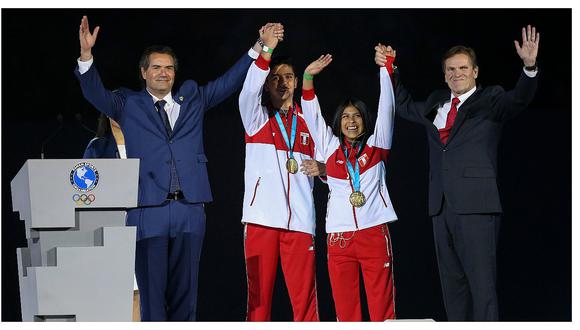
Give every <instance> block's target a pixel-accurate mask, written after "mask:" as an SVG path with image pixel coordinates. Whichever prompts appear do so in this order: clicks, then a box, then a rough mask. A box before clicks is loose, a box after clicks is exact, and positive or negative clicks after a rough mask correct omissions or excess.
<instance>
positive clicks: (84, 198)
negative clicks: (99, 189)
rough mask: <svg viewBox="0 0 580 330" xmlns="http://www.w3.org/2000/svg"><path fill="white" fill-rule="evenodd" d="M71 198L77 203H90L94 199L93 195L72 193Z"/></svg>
mask: <svg viewBox="0 0 580 330" xmlns="http://www.w3.org/2000/svg"><path fill="white" fill-rule="evenodd" d="M72 200H73V201H74V202H75V203H77V205H91V203H92V202H94V201H95V195H93V194H89V195H85V194H81V195H79V194H74V195H73V197H72Z"/></svg>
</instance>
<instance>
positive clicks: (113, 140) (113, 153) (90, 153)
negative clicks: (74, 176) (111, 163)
mask: <svg viewBox="0 0 580 330" xmlns="http://www.w3.org/2000/svg"><path fill="white" fill-rule="evenodd" d="M96 133H97V134H96V136H95V137H94V138H93V139H92V140H91V141H90V142H89V144H88V145H87V148H86V149H85V152H84V154H83V158H85V159H86V158H127V156H126V152H125V139H124V137H123V133H122V132H121V128H120V127H119V124H117V122H116V121H114V120H112V119H109V118H107V116H106V115H105V114H104V113H101V115H100V116H99V119H98V121H97V132H96ZM119 148H120V149H121V150H119ZM121 153H122V154H123V155H121Z"/></svg>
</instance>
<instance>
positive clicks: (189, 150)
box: [75, 54, 253, 206]
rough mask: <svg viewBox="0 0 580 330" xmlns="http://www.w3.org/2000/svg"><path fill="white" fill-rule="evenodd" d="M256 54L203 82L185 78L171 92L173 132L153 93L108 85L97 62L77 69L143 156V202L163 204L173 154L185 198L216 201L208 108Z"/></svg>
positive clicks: (239, 79)
mask: <svg viewBox="0 0 580 330" xmlns="http://www.w3.org/2000/svg"><path fill="white" fill-rule="evenodd" d="M252 61H253V59H252V58H251V57H250V56H249V55H247V54H244V56H242V57H241V58H240V59H239V60H238V61H237V62H236V64H234V66H232V67H231V68H230V69H229V70H228V71H227V72H226V73H225V74H223V75H222V76H221V77H219V78H217V79H216V80H214V81H211V82H209V83H208V84H207V85H205V86H199V85H198V84H197V83H196V82H195V81H193V80H187V81H185V82H184V83H183V84H182V85H181V86H180V87H179V89H178V90H177V92H176V93H174V94H172V95H173V98H174V99H175V102H177V103H179V104H180V106H181V109H180V113H179V118H178V119H177V122H176V123H175V126H174V128H173V134H172V136H171V137H168V136H167V133H166V132H165V128H164V126H163V123H162V121H161V118H160V116H159V114H158V113H157V110H156V109H155V105H154V103H153V98H152V97H151V95H150V94H149V93H148V92H147V91H146V90H142V91H138V92H137V91H132V90H129V89H126V88H120V89H118V90H116V91H113V92H112V91H109V90H107V89H106V88H105V87H104V86H103V83H102V81H101V78H100V76H99V74H98V72H97V70H96V68H95V65H94V64H93V65H92V66H91V68H90V69H89V71H87V72H85V73H84V74H82V75H81V74H80V73H79V71H78V67H77V69H76V70H75V74H76V76H77V78H78V79H79V81H80V84H81V89H82V91H83V95H84V96H85V98H86V99H87V100H88V101H89V102H90V103H91V104H92V105H94V106H95V107H96V108H97V109H98V110H99V111H101V112H103V113H105V114H106V115H107V116H108V117H111V118H113V119H114V120H115V121H116V122H118V123H119V125H120V126H121V129H122V131H123V134H124V135H125V146H126V148H127V158H139V159H140V160H141V161H140V164H139V196H138V205H139V206H152V205H160V204H162V203H163V202H164V201H165V199H166V197H167V194H168V192H169V184H170V171H171V168H170V163H171V155H173V157H174V159H175V165H176V168H177V173H178V177H179V183H180V186H181V189H182V191H183V194H184V196H185V199H186V200H187V201H188V202H190V203H201V202H210V201H211V200H212V196H211V190H210V186H209V180H208V176H207V167H206V163H207V158H206V156H205V153H204V148H203V118H204V114H205V112H206V111H207V110H208V109H209V108H212V107H213V106H215V105H217V104H218V103H220V102H221V101H223V100H224V99H225V98H227V97H228V96H230V95H231V94H233V93H234V92H235V91H236V90H237V89H239V88H240V87H241V86H242V83H243V82H244V79H245V77H246V73H247V70H248V68H249V66H250V64H251V63H252Z"/></svg>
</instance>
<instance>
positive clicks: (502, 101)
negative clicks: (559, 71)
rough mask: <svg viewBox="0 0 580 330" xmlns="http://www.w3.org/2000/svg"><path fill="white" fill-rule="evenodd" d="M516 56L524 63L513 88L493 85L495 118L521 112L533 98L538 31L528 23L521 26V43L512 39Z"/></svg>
mask: <svg viewBox="0 0 580 330" xmlns="http://www.w3.org/2000/svg"><path fill="white" fill-rule="evenodd" d="M514 45H515V48H516V52H517V54H518V56H519V57H520V58H521V59H522V62H523V63H524V69H523V72H522V73H521V75H520V79H519V80H518V82H517V84H516V86H515V87H514V89H513V90H510V91H507V92H504V90H503V89H502V88H501V87H499V86H495V87H494V88H493V90H492V96H491V106H492V111H494V114H495V118H497V120H502V121H503V120H507V119H509V118H512V117H514V116H515V115H517V114H518V113H520V112H522V111H523V110H524V109H525V108H526V107H527V106H528V104H529V103H530V102H531V101H532V100H533V98H534V95H535V93H536V89H537V86H538V79H537V78H536V75H537V74H538V68H537V62H536V58H537V57H538V49H539V47H540V33H538V32H536V28H535V27H532V26H531V25H528V26H527V28H526V27H523V28H522V43H521V45H520V43H519V42H518V41H516V40H514Z"/></svg>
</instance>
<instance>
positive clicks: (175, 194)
mask: <svg viewBox="0 0 580 330" xmlns="http://www.w3.org/2000/svg"><path fill="white" fill-rule="evenodd" d="M183 198H184V197H183V191H181V190H178V191H175V192H171V193H169V194H167V198H166V199H171V200H174V201H177V200H180V199H183Z"/></svg>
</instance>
